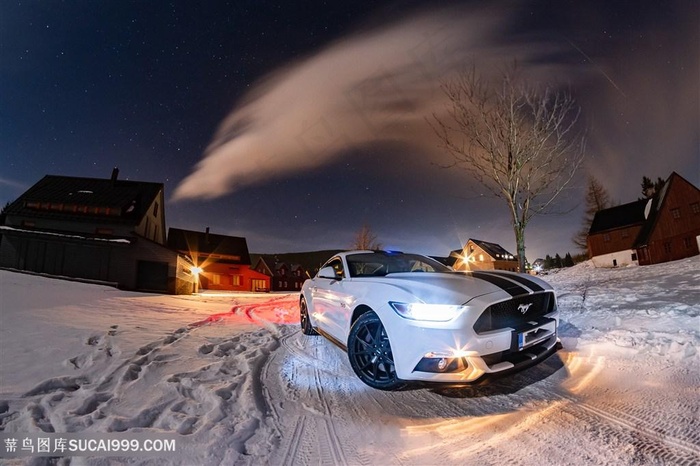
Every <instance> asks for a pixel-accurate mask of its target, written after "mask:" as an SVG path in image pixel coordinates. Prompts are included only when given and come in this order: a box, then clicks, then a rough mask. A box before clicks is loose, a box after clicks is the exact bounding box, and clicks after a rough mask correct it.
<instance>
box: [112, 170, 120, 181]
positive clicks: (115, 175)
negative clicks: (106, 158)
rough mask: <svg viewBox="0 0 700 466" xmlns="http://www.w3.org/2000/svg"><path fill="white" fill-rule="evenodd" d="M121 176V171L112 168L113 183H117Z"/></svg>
mask: <svg viewBox="0 0 700 466" xmlns="http://www.w3.org/2000/svg"><path fill="white" fill-rule="evenodd" d="M118 176H119V169H118V168H117V167H114V168H112V178H111V179H112V183H114V182H115V181H117V177H118Z"/></svg>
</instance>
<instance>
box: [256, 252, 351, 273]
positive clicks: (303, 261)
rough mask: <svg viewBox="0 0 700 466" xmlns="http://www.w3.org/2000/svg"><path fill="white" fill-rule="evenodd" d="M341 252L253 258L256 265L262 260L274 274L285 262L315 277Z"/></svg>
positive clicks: (296, 253)
mask: <svg viewBox="0 0 700 466" xmlns="http://www.w3.org/2000/svg"><path fill="white" fill-rule="evenodd" d="M339 252H341V250H340V249H329V250H323V251H309V252H289V253H282V254H251V257H252V258H253V262H254V263H255V264H257V263H258V260H260V259H262V260H263V262H264V263H265V265H266V266H267V268H268V269H269V270H270V272H272V270H273V269H274V268H275V266H276V264H278V263H280V262H285V263H287V264H292V267H294V266H296V265H299V266H301V267H302V268H303V269H304V270H305V271H306V272H307V273H308V274H309V275H313V274H315V273H316V272H317V271H318V269H319V267H320V266H321V265H323V264H324V263H325V262H326V261H327V260H328V259H330V258H331V257H333V256H334V255H336V254H338V253H339Z"/></svg>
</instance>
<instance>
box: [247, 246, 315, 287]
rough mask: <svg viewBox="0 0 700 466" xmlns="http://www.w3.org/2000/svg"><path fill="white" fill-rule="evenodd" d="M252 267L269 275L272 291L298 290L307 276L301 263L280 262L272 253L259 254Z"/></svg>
mask: <svg viewBox="0 0 700 466" xmlns="http://www.w3.org/2000/svg"><path fill="white" fill-rule="evenodd" d="M253 269H254V270H255V271H257V272H259V273H262V274H265V275H267V276H269V277H270V286H271V288H270V289H271V290H272V291H300V290H301V286H302V285H303V284H304V281H305V280H306V279H307V278H309V274H308V273H307V272H306V269H305V268H304V267H303V266H302V265H301V264H287V263H286V262H280V261H279V260H278V259H277V257H276V256H275V255H274V254H262V255H259V256H258V258H257V260H256V262H255V264H254V265H253Z"/></svg>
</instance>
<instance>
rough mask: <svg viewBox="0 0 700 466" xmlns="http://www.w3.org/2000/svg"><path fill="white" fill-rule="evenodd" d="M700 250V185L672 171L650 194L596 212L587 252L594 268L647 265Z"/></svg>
mask: <svg viewBox="0 0 700 466" xmlns="http://www.w3.org/2000/svg"><path fill="white" fill-rule="evenodd" d="M699 252H700V190H699V189H698V188H697V187H695V186H693V185H692V184H691V183H690V182H688V181H687V180H686V179H684V178H683V177H682V176H680V175H678V174H677V173H675V172H673V173H672V174H671V176H670V177H669V178H668V180H667V181H666V183H665V184H664V186H663V188H662V189H661V190H660V191H659V192H658V193H656V195H654V197H652V198H651V199H642V200H638V201H634V202H630V203H628V204H623V205H619V206H615V207H611V208H609V209H604V210H600V211H598V212H597V213H596V214H595V217H594V218H593V223H592V224H591V228H590V230H589V232H588V256H589V258H590V259H591V260H592V261H593V264H594V265H595V266H596V267H617V266H626V265H636V264H639V265H648V264H658V263H661V262H668V261H672V260H678V259H683V258H685V257H690V256H694V255H697V254H698V253H699Z"/></svg>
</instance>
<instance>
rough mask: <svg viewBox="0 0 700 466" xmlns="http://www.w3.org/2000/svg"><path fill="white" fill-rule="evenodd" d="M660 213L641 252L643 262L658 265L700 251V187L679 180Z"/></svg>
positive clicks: (668, 194) (676, 181)
mask: <svg viewBox="0 0 700 466" xmlns="http://www.w3.org/2000/svg"><path fill="white" fill-rule="evenodd" d="M657 215H658V216H657V219H656V223H655V224H654V229H653V231H652V233H651V235H650V236H649V241H648V242H647V244H646V247H645V248H640V251H639V252H640V254H639V256H640V263H641V264H644V265H646V264H658V263H661V262H668V261H673V260H679V259H683V258H685V257H690V256H694V255H697V254H698V253H700V251H699V250H698V242H697V240H696V237H697V236H699V235H700V190H698V189H697V188H695V187H694V186H693V185H691V184H690V183H688V182H686V181H685V180H683V179H681V178H677V179H675V180H674V181H673V184H672V185H671V188H670V189H669V190H668V192H667V193H666V199H665V200H664V202H663V205H662V206H661V210H660V211H659V212H658V214H657ZM641 249H645V251H642V250H641Z"/></svg>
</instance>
